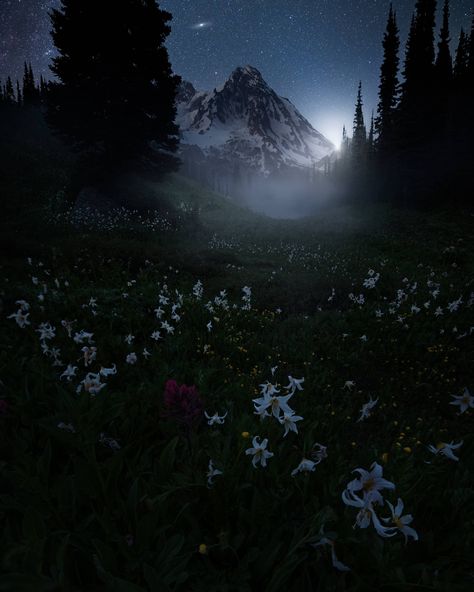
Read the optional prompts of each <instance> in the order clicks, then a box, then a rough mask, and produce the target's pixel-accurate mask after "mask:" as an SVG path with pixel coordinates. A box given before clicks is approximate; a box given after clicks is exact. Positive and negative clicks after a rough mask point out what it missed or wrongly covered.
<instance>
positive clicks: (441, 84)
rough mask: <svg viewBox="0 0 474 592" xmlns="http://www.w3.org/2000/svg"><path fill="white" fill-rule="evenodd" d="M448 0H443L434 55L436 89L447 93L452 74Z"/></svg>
mask: <svg viewBox="0 0 474 592" xmlns="http://www.w3.org/2000/svg"><path fill="white" fill-rule="evenodd" d="M450 42H451V39H450V36H449V0H444V7H443V25H442V27H441V31H440V40H439V43H438V55H437V57H436V82H437V86H438V90H439V91H441V92H442V93H447V92H448V90H449V85H450V83H451V79H452V76H453V60H452V57H451V50H450V48H449V44H450Z"/></svg>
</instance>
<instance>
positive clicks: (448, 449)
mask: <svg viewBox="0 0 474 592" xmlns="http://www.w3.org/2000/svg"><path fill="white" fill-rule="evenodd" d="M463 444H464V440H461V441H460V442H458V443H457V444H455V443H454V440H451V442H450V443H449V444H448V443H446V442H440V443H439V444H437V445H436V446H433V445H431V444H430V445H429V446H428V450H429V451H430V452H432V453H433V454H442V455H443V456H446V458H449V459H451V460H456V461H458V460H459V457H457V456H456V455H455V454H454V452H453V450H457V449H458V448H460V447H461V446H462V445H463Z"/></svg>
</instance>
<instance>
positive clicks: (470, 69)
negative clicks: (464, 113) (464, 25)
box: [468, 15, 474, 90]
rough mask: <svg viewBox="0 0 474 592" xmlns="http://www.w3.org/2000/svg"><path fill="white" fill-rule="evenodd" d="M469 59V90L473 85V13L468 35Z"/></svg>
mask: <svg viewBox="0 0 474 592" xmlns="http://www.w3.org/2000/svg"><path fill="white" fill-rule="evenodd" d="M468 51H469V60H468V75H469V80H470V84H471V90H472V88H473V87H474V15H473V17H472V21H471V34H470V36H469V50H468Z"/></svg>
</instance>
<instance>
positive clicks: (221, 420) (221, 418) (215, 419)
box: [204, 411, 227, 426]
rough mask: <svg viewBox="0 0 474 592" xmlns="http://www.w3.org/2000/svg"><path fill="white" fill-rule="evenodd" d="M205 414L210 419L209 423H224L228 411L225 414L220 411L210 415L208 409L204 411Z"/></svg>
mask: <svg viewBox="0 0 474 592" xmlns="http://www.w3.org/2000/svg"><path fill="white" fill-rule="evenodd" d="M204 415H205V416H206V419H208V420H209V421H208V422H207V425H210V426H212V425H214V424H219V425H222V424H223V423H224V420H225V418H226V417H227V411H226V412H225V413H224V415H219V414H218V413H214V415H212V416H211V415H208V414H207V411H204Z"/></svg>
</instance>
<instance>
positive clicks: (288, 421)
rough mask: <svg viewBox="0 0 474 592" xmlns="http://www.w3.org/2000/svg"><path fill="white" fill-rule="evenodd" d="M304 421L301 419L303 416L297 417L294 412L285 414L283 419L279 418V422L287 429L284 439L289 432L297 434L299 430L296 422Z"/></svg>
mask: <svg viewBox="0 0 474 592" xmlns="http://www.w3.org/2000/svg"><path fill="white" fill-rule="evenodd" d="M302 419H303V417H301V415H295V414H294V411H293V412H292V413H284V414H283V416H282V417H279V418H278V421H279V422H280V423H281V425H282V426H284V427H285V433H284V434H283V437H285V436H286V435H287V434H288V432H289V431H291V432H295V434H297V433H298V428H297V427H296V422H297V421H301V420H302Z"/></svg>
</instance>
